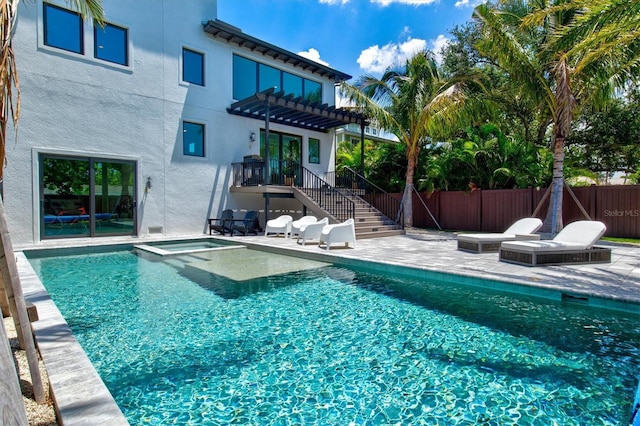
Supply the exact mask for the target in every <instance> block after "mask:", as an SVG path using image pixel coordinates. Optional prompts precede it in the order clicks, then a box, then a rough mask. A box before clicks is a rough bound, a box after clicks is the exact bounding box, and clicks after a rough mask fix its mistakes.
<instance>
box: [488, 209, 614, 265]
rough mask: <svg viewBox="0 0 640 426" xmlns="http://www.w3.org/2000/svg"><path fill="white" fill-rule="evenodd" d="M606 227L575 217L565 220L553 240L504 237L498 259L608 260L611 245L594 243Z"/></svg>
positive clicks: (536, 262) (547, 262) (540, 262)
mask: <svg viewBox="0 0 640 426" xmlns="http://www.w3.org/2000/svg"><path fill="white" fill-rule="evenodd" d="M606 229H607V228H606V226H605V224H604V223H602V222H598V221H591V220H579V221H577V222H572V223H570V224H568V225H567V226H566V227H565V228H564V229H563V230H562V231H560V232H559V233H558V235H556V236H555V238H554V239H553V240H546V241H505V242H503V243H502V245H501V246H500V260H501V261H503V262H510V263H517V264H520V265H527V266H544V265H560V264H567V263H609V262H611V249H610V248H608V247H598V246H596V245H595V243H596V242H597V241H598V240H599V239H600V237H602V236H603V235H604V233H605V231H606Z"/></svg>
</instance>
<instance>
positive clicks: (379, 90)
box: [341, 51, 466, 226]
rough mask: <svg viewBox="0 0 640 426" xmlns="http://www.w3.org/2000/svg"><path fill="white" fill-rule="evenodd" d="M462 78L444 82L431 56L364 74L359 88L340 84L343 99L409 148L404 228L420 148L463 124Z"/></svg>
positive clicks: (419, 56)
mask: <svg viewBox="0 0 640 426" xmlns="http://www.w3.org/2000/svg"><path fill="white" fill-rule="evenodd" d="M462 83H463V79H460V78H456V77H453V78H451V79H449V80H445V79H444V78H443V77H442V76H441V75H440V72H439V70H438V66H437V64H436V62H435V59H434V57H433V54H432V53H431V52H428V51H423V52H420V53H417V54H416V55H415V56H413V57H412V58H411V59H408V60H407V61H406V63H405V65H404V66H402V67H397V68H389V69H387V70H386V71H385V72H384V74H383V75H382V77H380V78H375V77H373V76H369V75H365V76H363V77H361V78H360V79H358V81H357V82H356V84H355V85H350V84H348V83H342V85H341V91H342V93H343V94H344V95H345V97H346V98H347V99H348V100H349V101H350V102H352V103H353V104H355V105H356V106H357V107H359V108H361V109H362V110H363V111H364V112H365V114H367V115H368V116H369V117H371V118H373V119H375V120H377V122H378V123H379V125H380V127H381V128H384V129H386V130H388V131H390V132H392V133H393V134H394V135H396V136H397V137H398V139H399V140H400V141H401V143H403V144H404V145H405V151H406V156H407V169H406V175H405V190H404V196H403V199H404V211H405V223H406V225H407V226H413V217H412V210H413V205H412V200H411V198H412V192H413V187H414V174H415V171H416V167H417V164H418V156H419V154H420V149H421V148H422V147H423V146H425V145H426V144H428V143H430V142H431V141H432V140H434V138H438V137H441V136H442V135H444V134H446V133H447V132H448V131H449V130H450V129H451V128H452V127H453V123H454V122H455V121H456V119H459V118H460V116H461V112H462V107H463V106H464V105H465V100H466V98H465V96H464V94H463V91H462Z"/></svg>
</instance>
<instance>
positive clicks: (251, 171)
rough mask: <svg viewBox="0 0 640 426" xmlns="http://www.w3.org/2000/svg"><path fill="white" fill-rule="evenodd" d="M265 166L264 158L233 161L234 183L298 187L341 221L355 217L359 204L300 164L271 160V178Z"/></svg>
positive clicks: (234, 184) (237, 184) (240, 184)
mask: <svg viewBox="0 0 640 426" xmlns="http://www.w3.org/2000/svg"><path fill="white" fill-rule="evenodd" d="M265 165H266V162H265V161H264V160H262V159H251V160H250V161H249V160H248V161H243V162H241V163H233V164H232V165H231V166H232V167H233V186H263V185H280V186H295V187H296V189H298V190H299V191H301V192H303V193H304V194H306V196H307V197H309V198H310V199H311V200H313V201H314V202H315V203H316V204H318V205H319V206H320V207H321V208H322V209H323V210H325V211H326V212H328V213H329V214H331V215H332V216H333V217H335V218H336V219H337V220H341V221H344V220H347V219H349V218H353V217H354V216H355V204H354V202H353V201H352V200H350V199H349V198H347V197H346V196H345V195H344V194H342V193H341V191H338V190H336V188H334V187H333V186H332V185H331V184H329V182H327V181H326V180H324V179H322V178H321V177H319V176H317V175H316V174H314V173H313V172H311V171H310V170H308V169H307V168H305V167H302V166H301V165H300V163H298V162H296V161H291V160H269V176H268V179H267V177H266V176H265Z"/></svg>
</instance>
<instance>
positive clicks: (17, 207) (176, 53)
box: [3, 0, 335, 245]
mask: <svg viewBox="0 0 640 426" xmlns="http://www.w3.org/2000/svg"><path fill="white" fill-rule="evenodd" d="M50 3H52V4H57V5H59V6H61V7H67V3H66V2H64V1H61V0H52V1H50ZM103 6H104V9H105V14H106V19H107V22H109V23H112V24H115V25H118V26H121V27H124V28H127V29H128V37H129V66H126V67H125V66H120V65H115V64H111V63H107V62H103V61H99V60H96V59H94V58H93V38H92V37H93V28H92V24H91V23H90V22H87V21H85V23H84V27H85V29H84V35H85V40H84V41H85V51H86V53H85V55H78V54H75V53H70V52H66V51H62V50H60V49H55V48H51V47H49V46H45V45H44V43H43V30H42V28H43V22H42V14H43V12H42V11H43V5H42V0H37V1H34V2H21V3H20V8H19V18H18V24H17V28H16V32H15V35H14V38H13V47H14V50H15V53H16V58H17V66H18V72H19V78H20V89H21V95H22V103H21V116H20V122H19V135H18V138H17V143H14V142H13V141H14V140H15V135H14V134H13V133H12V132H11V131H10V132H9V135H8V139H7V140H8V143H7V166H6V167H5V172H4V177H5V178H4V186H3V190H4V201H5V208H6V211H7V215H8V220H9V225H10V228H11V230H12V238H13V241H14V244H16V245H28V244H33V243H38V242H39V241H40V239H41V236H40V220H41V219H40V216H41V213H40V196H41V194H40V189H39V186H40V183H39V173H40V171H39V163H38V156H39V154H40V153H49V154H64V155H71V156H80V157H82V156H85V157H86V156H92V157H98V158H104V159H118V160H130V161H135V162H136V165H137V170H136V191H137V199H136V202H137V219H138V230H137V234H138V235H141V236H144V235H146V234H148V233H149V228H157V229H159V228H161V229H162V233H163V234H165V235H167V236H179V235H193V234H194V233H201V232H204V231H205V230H206V229H207V228H206V224H207V218H209V217H217V216H218V215H219V214H220V213H221V212H222V210H223V209H225V208H232V209H237V210H241V209H259V208H262V207H263V206H264V200H263V199H262V197H260V196H255V197H247V196H239V195H234V194H231V193H229V187H230V185H231V164H232V163H234V162H240V161H242V158H243V156H245V155H249V154H259V149H260V146H259V142H258V141H256V142H253V143H250V141H249V135H250V134H251V133H252V132H255V133H256V134H259V133H260V129H262V128H264V122H262V121H259V120H255V119H249V118H244V117H238V116H234V115H230V114H229V113H227V111H226V108H227V107H228V106H229V105H230V104H231V103H232V102H234V99H233V98H232V58H233V54H234V52H235V53H240V54H242V55H243V56H245V57H248V58H251V59H254V60H256V61H259V62H262V63H265V64H269V65H273V66H275V67H277V68H279V69H282V70H286V71H289V72H292V73H295V74H297V75H300V76H303V77H306V78H310V79H313V80H315V81H319V82H321V83H322V85H323V101H324V102H325V103H328V104H330V105H331V104H333V103H334V82H333V81H330V80H328V79H323V78H321V77H319V76H317V75H309V74H305V73H304V72H303V71H302V70H301V69H298V68H293V67H292V66H290V65H286V64H284V63H282V62H278V61H274V60H271V59H270V58H267V57H264V56H262V55H260V54H254V53H252V52H249V51H244V50H243V49H242V48H239V47H238V46H235V45H231V44H227V43H225V42H223V41H220V40H217V39H214V38H213V37H211V36H210V35H208V34H206V33H205V32H204V31H203V26H202V22H203V21H207V20H211V19H216V15H217V1H216V0H189V1H181V2H176V1H174V0H136V1H130V0H103ZM183 47H186V48H189V49H192V50H195V51H198V52H202V53H204V55H205V86H198V85H194V84H189V83H184V82H182V81H181V69H182V68H181V66H182V63H181V57H182V48H183ZM182 120H187V121H193V122H197V123H202V124H204V125H205V155H204V157H194V156H185V155H183V145H182ZM270 130H272V131H279V132H284V133H291V134H296V135H300V136H302V140H303V143H302V155H303V165H304V166H306V167H309V168H310V169H311V170H313V171H314V172H317V173H318V174H320V175H322V173H324V172H326V171H327V170H333V165H334V151H335V146H334V138H333V134H332V133H322V132H314V131H307V130H302V129H298V128H290V127H287V126H282V125H276V124H273V125H271V126H270ZM309 137H312V138H316V139H320V141H321V149H320V154H321V164H319V165H316V164H312V165H310V164H308V163H307V160H308V158H307V157H308V156H307V149H308V138H309ZM148 177H151V178H152V188H151V189H149V190H148V191H146V192H145V190H144V189H145V182H146V180H147V178H148Z"/></svg>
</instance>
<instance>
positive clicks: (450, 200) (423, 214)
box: [394, 185, 640, 238]
mask: <svg viewBox="0 0 640 426" xmlns="http://www.w3.org/2000/svg"><path fill="white" fill-rule="evenodd" d="M546 190H547V189H546V188H526V189H500V190H478V191H473V192H463V191H436V192H433V193H431V194H427V193H421V194H420V195H418V194H415V193H414V194H413V197H414V198H413V225H414V226H416V227H419V228H437V225H436V224H435V223H434V221H433V219H432V218H431V216H430V215H429V212H428V211H427V210H426V209H425V207H424V205H423V202H424V204H426V206H427V207H428V208H429V210H430V211H431V213H432V214H433V216H434V217H435V219H436V220H437V221H438V223H439V224H440V226H441V227H442V229H449V230H458V231H481V232H502V231H504V230H505V229H506V228H507V227H508V226H509V225H511V224H512V223H513V222H515V221H516V220H517V219H520V218H522V217H526V216H531V214H532V213H533V212H534V210H535V209H536V207H537V206H538V203H539V202H540V200H542V199H543V197H544V194H545V192H546ZM571 190H572V191H573V193H574V194H575V197H576V199H577V200H578V201H579V202H580V204H582V206H583V208H584V209H585V211H586V212H587V213H588V214H589V216H590V217H591V219H593V220H599V221H602V222H604V223H605V224H606V225H607V232H606V234H605V235H606V236H608V237H624V238H640V185H611V186H595V185H593V186H588V187H575V188H571ZM394 196H397V197H398V198H400V197H402V194H394ZM418 197H420V198H421V199H422V202H421V201H420V199H419V198H418ZM549 198H550V197H548V198H547V199H546V200H545V202H544V204H543V205H542V208H541V209H540V210H539V213H538V214H537V216H538V217H539V218H540V219H543V220H544V218H545V216H546V214H547V209H548V205H549V201H548V200H549ZM562 207H563V214H562V219H563V221H564V224H565V225H566V224H568V223H571V222H574V221H576V220H581V219H586V218H585V216H584V215H583V214H582V211H581V210H580V208H579V207H578V205H577V203H576V202H575V201H574V199H573V197H572V195H571V193H570V192H569V191H568V190H567V189H566V188H565V190H564V198H563V205H562Z"/></svg>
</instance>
